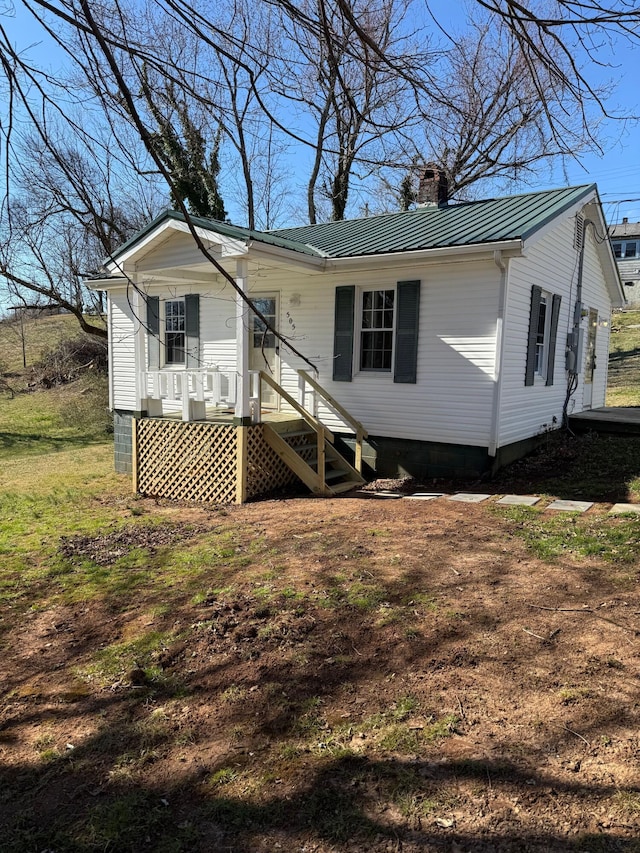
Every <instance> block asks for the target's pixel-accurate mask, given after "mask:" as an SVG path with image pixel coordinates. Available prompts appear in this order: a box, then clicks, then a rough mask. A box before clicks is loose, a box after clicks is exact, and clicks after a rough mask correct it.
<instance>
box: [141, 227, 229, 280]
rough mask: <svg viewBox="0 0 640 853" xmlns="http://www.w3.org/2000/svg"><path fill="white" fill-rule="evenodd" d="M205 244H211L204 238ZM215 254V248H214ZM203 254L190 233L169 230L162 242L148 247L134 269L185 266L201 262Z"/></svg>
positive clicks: (142, 270)
mask: <svg viewBox="0 0 640 853" xmlns="http://www.w3.org/2000/svg"><path fill="white" fill-rule="evenodd" d="M205 245H206V246H208V247H209V246H212V245H213V244H211V243H210V242H208V241H206V240H205ZM214 254H215V250H214ZM204 261H205V258H204V256H203V255H202V253H201V252H200V250H199V249H198V247H197V246H196V245H195V244H194V242H193V238H192V237H191V235H190V234H182V233H176V232H175V231H170V232H169V233H168V234H167V237H166V239H165V240H164V242H162V243H160V244H157V245H155V246H153V247H152V248H151V247H150V250H149V252H148V253H147V254H146V255H145V256H144V257H143V258H141V259H140V260H139V261H138V262H137V263H136V270H137V271H138V272H144V271H145V270H158V269H171V268H176V267H186V266H189V265H190V264H202V263H203V262H204Z"/></svg>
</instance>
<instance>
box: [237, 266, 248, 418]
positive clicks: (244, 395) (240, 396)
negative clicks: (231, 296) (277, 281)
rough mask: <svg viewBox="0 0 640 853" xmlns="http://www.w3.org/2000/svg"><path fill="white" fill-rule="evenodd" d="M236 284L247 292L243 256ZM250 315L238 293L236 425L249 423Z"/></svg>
mask: <svg viewBox="0 0 640 853" xmlns="http://www.w3.org/2000/svg"><path fill="white" fill-rule="evenodd" d="M236 284H237V285H238V288H239V289H240V290H241V291H242V293H248V290H249V282H248V263H247V261H246V260H245V259H244V258H241V259H240V260H239V261H238V262H237V267H236ZM250 327H251V316H250V313H249V310H248V308H247V304H246V302H245V301H244V299H242V297H241V296H240V294H237V295H236V372H237V375H238V380H237V383H236V408H235V417H234V419H233V422H234V424H236V426H249V425H250V424H251V405H250V402H249V398H250V393H251V388H250V382H249V379H250V377H249V335H250V334H251V328H250Z"/></svg>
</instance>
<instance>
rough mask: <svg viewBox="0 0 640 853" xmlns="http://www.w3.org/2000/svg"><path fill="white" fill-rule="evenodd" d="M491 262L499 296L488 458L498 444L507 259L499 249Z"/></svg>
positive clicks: (507, 280)
mask: <svg viewBox="0 0 640 853" xmlns="http://www.w3.org/2000/svg"><path fill="white" fill-rule="evenodd" d="M493 262H494V263H495V265H496V266H497V267H498V269H499V270H500V296H499V299H498V318H497V323H496V350H495V353H496V354H495V369H494V374H493V381H494V388H493V407H492V412H491V431H490V433H489V447H488V453H489V456H492V457H495V455H496V453H497V451H498V447H499V444H500V409H501V406H502V381H501V380H502V365H503V363H504V352H505V347H506V344H505V340H506V335H505V333H504V324H505V319H506V314H507V296H508V289H509V287H508V285H509V275H508V266H509V259H508V258H507V259H506V263H505V260H504V258H503V255H502V251H501V250H500V249H496V250H495V251H494V253H493Z"/></svg>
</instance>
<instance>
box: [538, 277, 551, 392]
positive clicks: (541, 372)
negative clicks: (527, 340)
mask: <svg viewBox="0 0 640 853" xmlns="http://www.w3.org/2000/svg"><path fill="white" fill-rule="evenodd" d="M548 340H549V311H548V310H547V294H546V293H545V294H542V295H541V297H540V305H539V307H538V328H537V331H536V360H535V372H536V373H537V374H538V376H542V378H543V379H546V378H547V362H546V358H545V356H546V354H547V349H548V346H547V344H548Z"/></svg>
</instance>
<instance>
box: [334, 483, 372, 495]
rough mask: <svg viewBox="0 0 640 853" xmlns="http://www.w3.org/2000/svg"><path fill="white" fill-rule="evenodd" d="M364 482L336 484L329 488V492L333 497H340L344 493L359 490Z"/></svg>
mask: <svg viewBox="0 0 640 853" xmlns="http://www.w3.org/2000/svg"><path fill="white" fill-rule="evenodd" d="M363 482H364V480H358V481H356V480H345V482H344V483H336V485H335V486H331V491H332V492H333V494H334V495H342V494H344V493H345V492H351V491H352V490H353V489H357V488H359V487H360V486H361V485H362V483H363Z"/></svg>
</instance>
